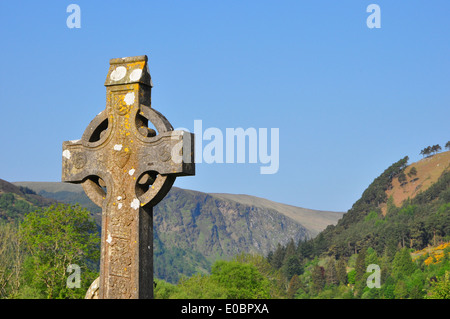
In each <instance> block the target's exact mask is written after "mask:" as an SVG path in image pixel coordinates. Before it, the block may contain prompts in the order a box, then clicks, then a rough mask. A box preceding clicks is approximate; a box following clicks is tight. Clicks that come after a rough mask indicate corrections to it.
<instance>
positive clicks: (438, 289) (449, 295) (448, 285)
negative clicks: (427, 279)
mask: <svg viewBox="0 0 450 319" xmlns="http://www.w3.org/2000/svg"><path fill="white" fill-rule="evenodd" d="M426 298H427V299H450V271H446V272H445V274H444V275H443V276H441V277H440V278H438V280H436V281H432V282H431V288H430V289H429V291H428V295H427V296H426Z"/></svg>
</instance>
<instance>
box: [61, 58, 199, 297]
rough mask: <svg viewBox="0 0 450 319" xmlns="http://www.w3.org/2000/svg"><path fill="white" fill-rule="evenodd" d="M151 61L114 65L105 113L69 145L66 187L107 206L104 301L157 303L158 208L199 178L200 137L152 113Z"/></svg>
mask: <svg viewBox="0 0 450 319" xmlns="http://www.w3.org/2000/svg"><path fill="white" fill-rule="evenodd" d="M147 60H148V59H147V56H137V57H127V58H119V59H112V60H110V68H109V72H108V75H107V78H106V82H105V86H106V108H105V110H103V111H102V112H100V113H99V114H98V115H97V116H96V117H95V118H94V119H93V120H92V121H91V123H90V124H89V125H88V127H87V128H86V130H85V131H84V134H83V136H82V138H81V139H80V140H76V141H66V142H63V161H62V181H63V182H70V183H81V184H82V185H83V189H84V191H85V192H86V194H87V196H88V197H89V198H90V199H91V200H92V201H93V202H94V203H95V204H96V205H98V206H100V207H102V233H101V257H100V278H99V281H98V297H99V298H100V299H110V298H121V299H128V298H131V299H138V298H153V206H155V205H156V204H157V203H158V202H159V201H160V200H161V199H163V198H164V196H165V195H166V194H167V193H168V191H169V190H170V188H171V187H172V185H173V183H174V181H175V178H176V177H177V176H185V175H195V164H194V135H193V134H191V133H188V132H185V131H174V130H173V128H172V126H171V124H170V123H169V121H167V119H166V118H165V117H164V116H163V115H162V114H161V113H159V112H158V111H156V110H155V109H153V108H152V107H151V88H152V81H151V77H150V72H149V70H148V64H147ZM149 122H150V123H151V124H153V126H154V129H153V128H151V127H149Z"/></svg>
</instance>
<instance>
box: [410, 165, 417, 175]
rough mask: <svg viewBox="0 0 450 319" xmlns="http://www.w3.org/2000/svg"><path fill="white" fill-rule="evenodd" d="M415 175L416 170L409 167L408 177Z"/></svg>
mask: <svg viewBox="0 0 450 319" xmlns="http://www.w3.org/2000/svg"><path fill="white" fill-rule="evenodd" d="M416 175H417V168H415V167H411V169H410V170H409V173H408V176H409V177H412V176H416Z"/></svg>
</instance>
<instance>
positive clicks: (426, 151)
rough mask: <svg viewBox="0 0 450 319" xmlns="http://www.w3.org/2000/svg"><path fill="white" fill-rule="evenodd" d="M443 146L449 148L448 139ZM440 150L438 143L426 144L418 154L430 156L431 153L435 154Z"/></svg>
mask: <svg viewBox="0 0 450 319" xmlns="http://www.w3.org/2000/svg"><path fill="white" fill-rule="evenodd" d="M445 148H446V149H447V150H450V141H448V142H447V143H446V144H445ZM441 150H442V147H441V146H440V145H439V144H436V145H433V146H427V147H425V148H424V149H423V150H421V151H420V155H422V156H423V157H427V156H430V155H431V154H434V155H436V154H437V153H439V152H440V151H441Z"/></svg>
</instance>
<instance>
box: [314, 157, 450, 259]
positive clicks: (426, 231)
mask: <svg viewBox="0 0 450 319" xmlns="http://www.w3.org/2000/svg"><path fill="white" fill-rule="evenodd" d="M413 168H414V169H413ZM443 240H450V152H443V153H440V154H436V155H433V156H429V157H427V158H424V159H422V160H420V161H418V162H415V163H412V164H409V165H408V157H405V158H403V159H401V160H399V161H398V162H396V163H394V164H392V165H391V166H390V167H389V168H387V169H386V170H385V171H384V172H383V173H382V174H381V175H380V176H378V177H377V178H376V179H375V180H374V181H373V182H372V183H371V184H370V185H369V186H368V188H367V189H366V190H365V191H364V192H363V194H362V196H361V198H360V199H359V200H358V201H356V202H355V204H353V206H352V208H351V209H350V210H349V211H348V212H347V213H346V214H344V216H343V218H342V219H341V220H339V222H338V223H337V224H336V225H330V226H328V227H327V228H326V229H325V230H324V231H323V232H321V233H320V234H319V235H318V236H316V237H315V238H314V239H313V240H312V241H311V242H309V243H308V244H307V245H309V246H310V247H309V248H308V249H310V251H311V256H314V255H315V256H318V255H329V256H335V257H336V258H340V257H349V256H351V255H352V254H354V253H357V252H359V251H360V250H361V249H363V248H364V247H371V248H373V249H374V250H375V251H376V252H377V253H378V254H380V255H382V254H383V253H384V251H385V250H386V249H387V250H389V251H391V252H394V251H396V250H397V249H398V247H408V248H412V249H417V250H420V249H423V248H425V247H426V246H427V245H436V243H437V242H440V241H443Z"/></svg>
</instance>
